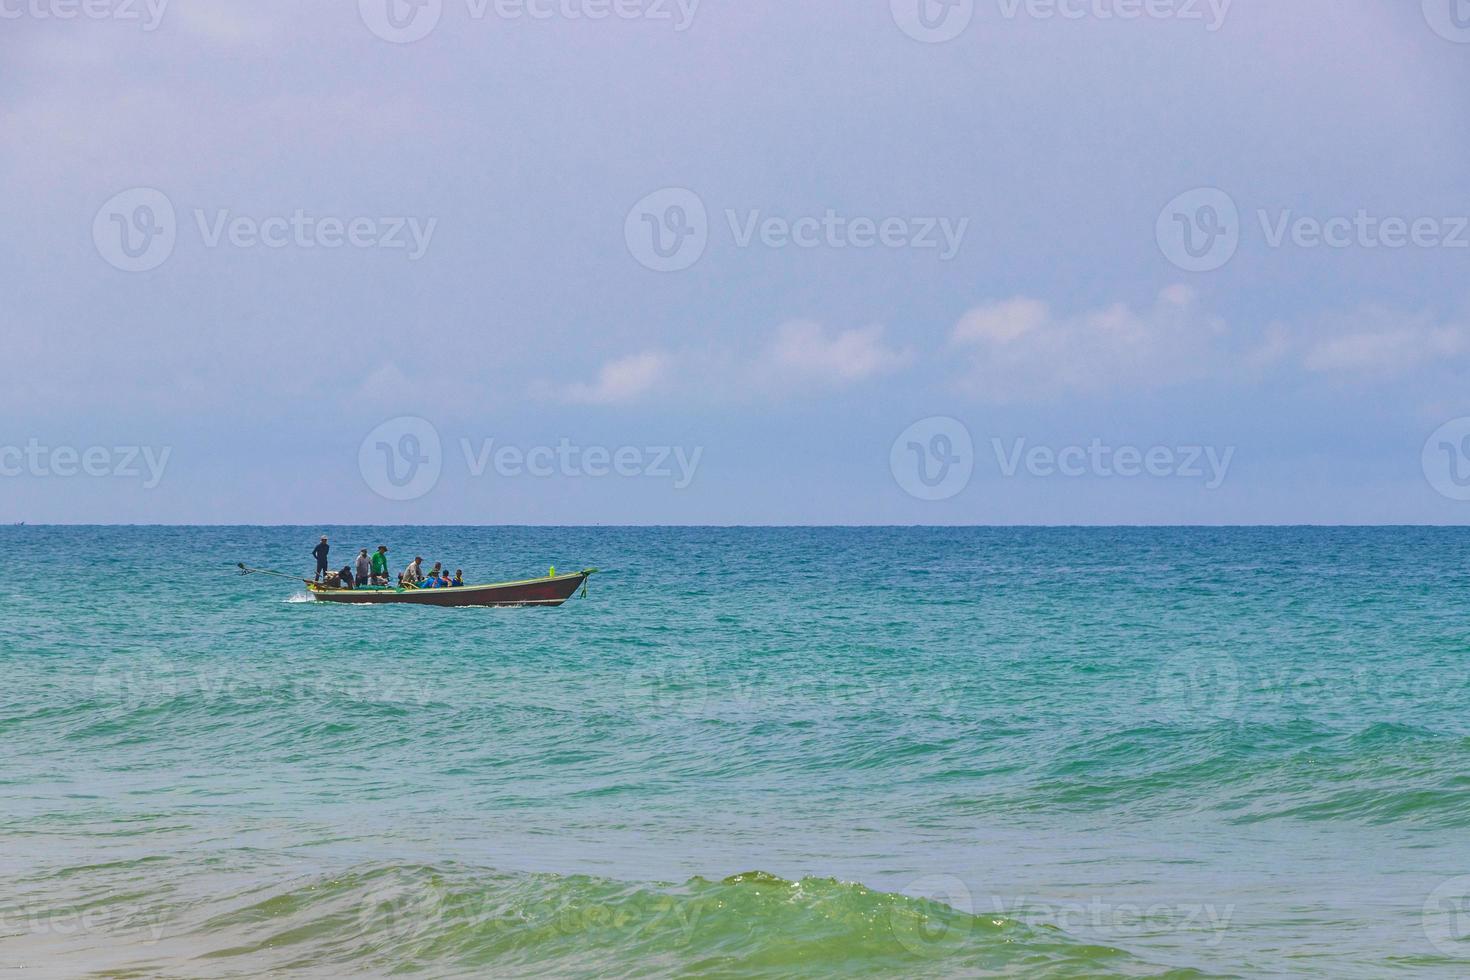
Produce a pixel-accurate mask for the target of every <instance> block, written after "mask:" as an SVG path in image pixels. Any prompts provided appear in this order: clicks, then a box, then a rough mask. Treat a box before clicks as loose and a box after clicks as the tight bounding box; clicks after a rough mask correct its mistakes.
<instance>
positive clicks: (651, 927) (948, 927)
mask: <svg viewBox="0 0 1470 980" xmlns="http://www.w3.org/2000/svg"><path fill="white" fill-rule="evenodd" d="M177 914H178V915H181V916H183V917H184V918H186V919H187V924H186V926H185V928H182V929H178V928H173V929H167V930H161V931H162V932H163V934H164V938H162V939H161V940H160V941H159V942H158V943H157V944H156V945H155V946H154V947H153V948H151V949H149V950H147V951H146V953H144V954H143V955H144V958H143V959H141V960H138V961H135V962H130V963H128V964H121V963H117V964H112V965H111V966H110V967H109V969H110V970H111V969H121V970H129V969H131V970H141V971H145V972H149V973H154V974H157V975H164V976H173V975H188V976H194V977H198V976H222V977H223V976H243V975H261V974H265V973H270V972H274V971H289V972H292V973H296V974H306V975H323V976H325V975H341V974H345V973H349V972H351V973H380V972H381V973H387V972H390V971H392V972H407V971H426V972H429V973H432V975H434V976H484V975H494V976H498V977H507V976H546V975H553V976H560V977H579V976H585V977H593V976H597V977H619V976H626V977H633V976H640V977H646V976H666V977H680V976H702V977H733V976H741V977H751V976H782V977H803V976H810V977H816V976H829V975H833V974H837V973H840V974H843V975H847V976H932V977H938V976H955V975H971V976H973V975H976V974H984V975H987V976H990V975H995V976H1036V977H1041V976H1046V977H1073V976H1075V977H1084V976H1085V977H1123V976H1128V977H1138V976H1168V977H1179V978H1183V977H1198V976H1202V975H1203V974H1200V973H1198V972H1196V971H1194V970H1180V969H1174V968H1170V967H1166V966H1162V965H1158V964H1152V963H1149V962H1146V961H1143V960H1140V959H1138V958H1137V957H1135V956H1133V955H1130V954H1129V953H1127V952H1125V951H1123V950H1119V949H1115V948H1112V947H1108V946H1101V945H1096V944H1091V943H1087V942H1084V941H1081V940H1078V939H1074V938H1071V937H1069V936H1067V935H1066V934H1064V933H1063V932H1061V931H1060V930H1058V929H1054V928H1050V927H1045V926H1037V925H1032V924H1027V923H1022V922H1018V921H1015V920H1012V919H1008V918H1006V917H1003V916H999V915H973V914H970V913H968V912H965V911H962V910H960V909H957V908H954V907H952V906H950V905H946V904H944V903H942V902H940V901H935V900H930V899H924V898H911V897H907V896H904V895H899V894H894V893H889V892H880V891H873V890H871V889H868V888H866V887H864V886H862V885H859V884H854V883H851V882H845V881H839V880H836V879H830V878H805V879H802V880H800V881H788V880H785V879H782V878H779V877H776V876H774V875H770V874H766V873H763V872H759V871H756V872H749V873H744V874H737V875H732V876H730V877H726V878H722V879H719V880H710V879H705V878H700V877H696V878H693V879H691V880H689V881H688V882H686V883H684V884H683V885H679V886H672V885H662V886H658V885H646V884H633V883H627V882H617V881H610V880H606V879H601V878H594V877H588V876H561V875H550V874H506V873H498V872H485V871H475V870H471V869H466V868H462V867H457V866H449V867H431V866H424V865H407V866H403V865H388V866H376V867H364V868H356V869H352V870H350V871H348V872H346V873H342V874H338V875H335V876H331V877H320V878H310V879H294V880H291V881H289V882H285V883H279V882H278V883H273V884H270V885H266V886H258V887H256V888H254V889H252V890H248V891H244V892H240V893H238V894H234V895H223V896H216V897H213V898H211V899H210V900H209V901H208V902H207V903H203V904H201V905H199V906H197V907H195V908H192V909H189V910H187V911H185V912H181V913H177Z"/></svg>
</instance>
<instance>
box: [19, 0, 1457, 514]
mask: <svg viewBox="0 0 1470 980" xmlns="http://www.w3.org/2000/svg"><path fill="white" fill-rule="evenodd" d="M388 2H389V0H360V2H341V0H334V2H330V3H328V2H316V3H312V4H308V5H302V4H294V3H285V2H275V0H264V2H258V3H252V4H248V5H247V4H243V3H237V4H229V3H223V2H215V0H170V2H168V3H160V0H153V5H152V6H149V5H148V4H146V3H144V2H142V0H137V2H125V0H92V5H91V6H90V7H88V8H86V9H87V10H88V11H90V14H89V15H84V16H75V17H66V16H65V15H66V14H68V13H72V12H74V11H75V10H77V9H78V8H77V7H75V6H71V5H69V3H68V0H0V15H3V16H0V53H3V56H0V86H3V88H4V91H5V93H6V95H5V98H4V100H3V102H0V132H3V133H4V134H5V137H4V139H3V140H0V173H3V175H4V177H5V184H6V186H7V187H8V188H10V191H11V192H10V193H9V194H7V195H5V198H4V200H3V203H0V210H3V215H4V222H5V227H6V229H7V230H8V232H9V234H7V235H5V236H4V238H3V240H0V258H3V262H0V269H3V272H0V287H3V288H0V342H3V347H4V352H5V356H4V358H3V363H4V371H5V376H6V381H7V383H6V384H5V385H4V386H3V389H0V402H3V411H4V414H3V418H4V425H3V427H0V520H9V521H20V520H27V521H30V522H33V523H43V522H161V523H236V522H240V523H255V522H261V523H313V522H331V523H357V522H371V523H420V522H422V523H492V524H493V523H635V524H642V523H714V524H730V523H818V524H821V523H901V524H906V523H933V524H949V523H954V524H1013V523H1020V524H1028V523H1043V524H1079V523H1080V524H1113V523H1124V524H1154V523H1162V524H1174V523H1208V524H1222V523H1223V524H1230V523H1400V522H1413V523H1421V522H1422V523H1461V522H1463V521H1464V520H1465V519H1466V517H1467V516H1470V502H1467V501H1466V500H1463V499H1460V498H1461V497H1470V490H1467V489H1466V487H1465V486H1462V484H1465V483H1470V480H1467V479H1465V478H1466V477H1470V456H1467V455H1466V451H1467V450H1470V441H1466V440H1467V437H1470V422H1462V421H1460V420H1463V419H1465V418H1466V417H1470V390H1467V385H1466V378H1467V371H1466V369H1467V367H1470V318H1467V314H1470V309H1467V302H1466V300H1467V295H1466V287H1465V282H1466V271H1467V269H1470V230H1467V227H1466V226H1467V225H1470V184H1467V182H1466V180H1465V161H1466V159H1470V119H1467V113H1466V111H1465V104H1466V103H1465V99H1464V93H1465V92H1466V91H1467V90H1470V26H1467V27H1465V28H1461V27H1460V26H1459V25H1460V24H1462V23H1463V24H1465V25H1470V4H1466V3H1462V0H1425V2H1424V4H1423V6H1422V9H1421V5H1420V4H1419V3H1418V2H1417V0H1416V2H1412V3H1394V4H1389V3H1378V2H1373V3H1365V4H1359V5H1353V9H1351V10H1345V9H1344V8H1343V5H1341V4H1339V3H1335V2H1327V0H1296V2H1293V3H1291V4H1281V3H1268V2H1264V0H1235V2H1233V3H1225V2H1223V0H1217V2H1214V3H1211V2H1208V0H1149V2H1147V3H1145V2H1144V0H1060V4H1057V3H1049V2H1048V0H1030V2H1019V0H958V2H957V3H956V4H954V5H952V6H945V5H943V4H941V3H939V2H938V0H922V2H923V3H924V8H923V10H922V11H921V10H920V9H919V3H920V0H892V2H890V0H864V2H861V3H854V2H851V0H848V2H843V3H838V2H835V0H812V2H808V3H803V4H774V3H764V4H762V3H748V2H746V3H739V4H735V3H730V2H725V0H702V2H699V3H694V2H692V0H685V2H684V3H683V4H682V5H681V4H680V3H678V2H675V0H617V2H613V0H554V2H552V0H524V2H522V0H499V2H498V3H495V2H492V3H489V4H488V5H487V4H481V3H479V0H426V4H425V5H423V6H417V7H415V6H410V5H408V4H407V3H405V2H404V0H391V2H392V3H393V4H394V7H393V8H392V10H391V11H390V10H389V8H388V7H387V4H388ZM303 8H305V9H303ZM390 13H391V14H392V16H391V17H390V16H389V14H390ZM921 13H922V15H923V16H922V17H921V16H920V14H921ZM599 14H606V16H598V15H599ZM926 25H928V26H926ZM418 34H422V36H421V37H418V39H416V40H411V41H406V40H405V39H406V38H407V37H409V36H413V35H418ZM951 35H952V36H951ZM941 38H947V39H943V40H941ZM655 232H657V234H658V241H655V238H654V235H655ZM89 454H90V455H89ZM497 454H499V455H497ZM1212 461H1213V462H1212Z"/></svg>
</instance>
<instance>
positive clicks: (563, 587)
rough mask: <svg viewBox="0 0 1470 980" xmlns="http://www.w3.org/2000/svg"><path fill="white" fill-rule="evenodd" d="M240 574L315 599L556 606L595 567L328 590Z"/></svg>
mask: <svg viewBox="0 0 1470 980" xmlns="http://www.w3.org/2000/svg"><path fill="white" fill-rule="evenodd" d="M239 569H240V572H241V574H244V575H275V576H278V577H280V578H288V579H292V580H293V581H297V582H304V583H305V584H306V591H307V592H309V593H310V594H311V596H312V598H313V599H316V600H317V601H318V602H347V603H353V604H356V605H364V604H372V603H378V604H406V605H415V606H559V605H561V604H562V603H564V602H566V601H567V600H568V599H570V598H571V597H572V596H574V595H576V594H577V590H578V589H582V590H583V594H585V592H586V586H587V579H588V578H589V577H590V576H591V575H593V574H594V573H596V571H597V569H595V568H584V569H582V570H581V571H580V572H568V573H565V574H562V575H547V576H546V577H544V578H531V579H524V580H522V581H519V582H495V583H492V584H489V585H457V586H450V587H447V588H441V589H416V588H413V587H404V586H397V587H395V586H386V585H384V586H371V585H370V586H364V587H363V588H359V589H332V588H328V587H326V586H325V585H323V584H321V583H320V582H314V581H312V580H311V579H307V578H297V577H296V576H295V575H287V574H285V573H284V572H273V571H270V570H269V569H264V568H248V567H246V565H245V563H244V562H241V563H240V564H239Z"/></svg>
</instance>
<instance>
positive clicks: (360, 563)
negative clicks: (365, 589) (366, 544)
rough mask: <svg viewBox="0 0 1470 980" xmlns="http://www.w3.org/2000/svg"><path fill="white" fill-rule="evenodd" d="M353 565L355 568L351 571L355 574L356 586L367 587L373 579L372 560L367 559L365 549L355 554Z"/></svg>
mask: <svg viewBox="0 0 1470 980" xmlns="http://www.w3.org/2000/svg"><path fill="white" fill-rule="evenodd" d="M355 564H356V566H357V567H356V568H354V569H353V571H354V572H355V573H356V574H357V584H358V585H359V586H363V585H367V584H368V583H369V582H371V581H372V578H373V560H372V559H371V558H369V557H368V553H367V549H366V548H363V549H362V550H361V551H359V552H358V553H357V561H356V563H355Z"/></svg>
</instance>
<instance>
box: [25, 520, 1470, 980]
mask: <svg viewBox="0 0 1470 980" xmlns="http://www.w3.org/2000/svg"><path fill="white" fill-rule="evenodd" d="M321 530H322V529H319V528H314V527H313V528H297V529H281V528H268V529H267V528H209V529H199V528H193V529H190V528H167V529H164V528H36V527H24V528H0V546H3V548H0V553H3V554H4V555H5V556H6V558H7V559H8V561H7V565H8V566H9V567H10V568H11V569H12V571H13V570H15V569H18V568H28V569H36V570H37V571H38V575H37V576H36V577H34V578H30V579H26V580H24V581H18V580H17V577H16V576H15V575H11V576H7V581H6V582H5V584H4V585H0V596H3V607H0V608H3V616H0V669H3V672H4V674H3V676H4V677H5V678H6V681H7V683H6V684H5V686H4V689H3V691H4V693H3V696H0V697H3V702H0V705H3V707H0V732H3V735H4V745H5V754H4V756H3V759H4V763H3V769H0V787H3V790H0V793H3V795H0V801H3V807H0V834H3V843H4V846H3V848H0V881H3V882H4V884H5V888H4V891H3V896H0V902H3V903H4V904H3V905H0V913H3V920H0V965H4V966H7V967H14V966H24V967H27V968H29V969H30V971H31V972H32V973H33V974H34V975H39V976H46V975H66V976H75V975H85V974H95V975H99V976H158V975H161V976H178V977H199V976H207V977H215V976H239V977H244V976H258V975H261V974H263V973H266V972H269V971H272V970H279V971H291V972H296V973H302V974H305V975H320V976H337V975H342V974H344V973H351V974H369V975H383V974H388V973H397V974H404V973H421V974H423V975H426V976H455V975H463V976H472V975H473V976H483V975H495V976H532V975H556V976H587V977H591V976H649V975H657V976H695V975H699V976H726V977H737V976H826V975H831V974H834V973H837V974H845V975H851V976H865V975H871V976H891V975H905V976H936V977H938V976H975V975H991V974H995V975H1007V976H1038V977H1040V976H1088V977H1095V976H1156V975H1158V976H1163V975H1171V976H1216V975H1236V976H1271V975H1276V976H1287V975H1290V976H1319V977H1382V976H1386V975H1395V974H1402V975H1414V976H1463V975H1465V974H1466V973H1467V972H1470V942H1467V941H1465V940H1463V939H1462V938H1461V937H1462V936H1466V935H1467V934H1470V914H1463V913H1462V910H1463V909H1470V878H1462V877H1461V876H1464V875H1470V711H1467V709H1470V686H1467V672H1466V659H1467V654H1470V575H1467V573H1466V571H1465V556H1466V554H1467V545H1470V532H1467V531H1463V530H1459V529H1438V530H1431V529H1377V530H1325V529H1324V530H1271V529H1259V530H1255V529H1251V530H986V529H977V530H927V529H853V530H842V529H823V530H817V529H611V528H586V529H498V528H422V529H405V528H392V529H362V528H335V529H331V531H332V537H333V542H334V546H335V551H334V558H341V559H342V560H343V561H345V559H346V556H347V554H348V552H349V550H350V551H351V552H352V553H355V551H356V549H357V548H358V547H360V546H369V547H375V546H376V545H378V544H380V543H381V544H387V545H388V546H389V547H390V548H391V549H392V554H393V556H394V558H395V562H394V564H395V567H400V566H401V565H402V564H403V563H405V562H406V560H407V559H408V558H409V557H412V553H413V552H414V551H417V552H418V553H420V554H423V555H424V556H425V557H427V558H429V559H430V560H431V561H433V560H440V559H442V560H444V561H445V562H446V563H448V564H449V565H450V566H451V567H463V568H465V569H466V572H467V573H468V574H467V578H469V579H473V580H477V581H478V580H497V579H505V578H519V577H523V576H525V575H527V574H537V573H541V572H544V570H545V569H546V567H547V566H548V565H551V564H555V565H556V566H557V567H558V568H559V569H561V570H570V569H575V568H580V567H583V566H594V565H595V566H599V567H601V568H602V569H604V572H603V573H602V574H600V575H598V576H596V577H594V579H593V580H592V585H591V590H590V595H589V597H588V598H586V599H577V600H574V601H573V602H571V603H569V604H568V605H566V606H565V607H563V608H561V609H557V610H432V609H411V608H392V609H386V608H371V607H361V608H358V607H336V606H329V605H325V604H318V603H313V602H309V601H305V595H304V591H303V590H302V589H300V588H298V587H295V586H293V585H292V584H291V583H289V582H284V581H281V580H273V579H268V578H263V577H250V578H242V577H239V576H237V575H232V574H230V568H231V566H232V565H233V563H234V562H236V561H240V560H246V561H249V562H251V563H253V564H257V565H261V566H265V567H279V568H287V569H293V570H300V571H301V572H302V573H306V572H308V571H309V570H310V567H311V559H310V557H309V554H308V553H309V551H310V549H311V547H312V545H313V543H314V540H315V538H316V535H317V534H318V533H319V532H320V531H321ZM41 570H44V571H45V577H46V578H47V579H49V580H50V581H51V582H54V583H55V584H56V585H57V586H59V587H56V588H51V587H44V586H43V585H42V584H41V582H40V581H39V579H40V575H39V572H40V571H41ZM60 586H64V587H60ZM22 975H24V974H22Z"/></svg>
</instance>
